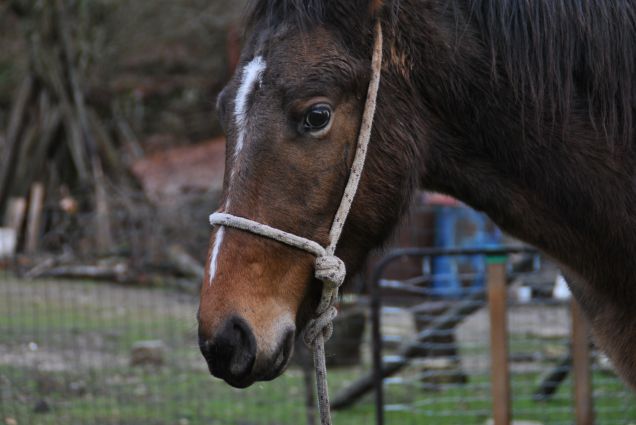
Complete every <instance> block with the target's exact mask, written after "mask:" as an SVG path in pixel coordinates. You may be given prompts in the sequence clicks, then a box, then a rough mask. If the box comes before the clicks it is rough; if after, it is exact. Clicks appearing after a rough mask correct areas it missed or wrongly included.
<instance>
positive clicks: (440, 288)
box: [431, 206, 502, 298]
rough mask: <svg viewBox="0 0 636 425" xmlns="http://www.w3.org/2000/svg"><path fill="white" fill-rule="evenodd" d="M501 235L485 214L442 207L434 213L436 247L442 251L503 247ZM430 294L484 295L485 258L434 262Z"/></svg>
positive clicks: (475, 257) (460, 257) (472, 256)
mask: <svg viewBox="0 0 636 425" xmlns="http://www.w3.org/2000/svg"><path fill="white" fill-rule="evenodd" d="M501 243H502V233H501V230H499V228H498V227H497V226H495V225H494V224H493V223H492V222H491V221H490V220H489V219H488V217H487V216H486V215H485V214H482V213H479V212H477V211H475V210H473V209H471V208H468V207H466V206H457V207H456V206H439V207H436V212H435V246H436V247H439V248H492V247H497V246H500V245H501ZM431 272H432V274H433V279H432V286H431V294H432V295H433V296H436V297H440V298H459V297H462V296H463V295H467V294H470V293H474V292H478V291H483V290H484V286H485V282H486V258H485V256H484V255H466V256H448V257H437V258H434V259H433V262H432V270H431Z"/></svg>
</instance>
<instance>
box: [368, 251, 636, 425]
mask: <svg viewBox="0 0 636 425" xmlns="http://www.w3.org/2000/svg"><path fill="white" fill-rule="evenodd" d="M416 251H417V250H416ZM463 251H465V252H470V251H471V250H470V249H469V250H463ZM472 251H474V250H472ZM400 252H409V250H398V251H397V252H394V253H393V254H392V255H393V259H392V261H389V262H386V261H385V262H384V264H382V265H381V268H383V270H385V271H387V272H388V273H380V275H379V276H378V277H379V280H378V285H379V287H380V291H381V294H382V296H381V300H382V304H383V307H382V310H381V311H382V314H381V317H382V320H383V325H382V341H383V347H384V350H383V362H384V366H385V368H392V370H394V371H396V372H395V373H394V374H392V375H391V376H390V377H387V378H385V379H384V382H383V386H382V388H383V391H384V395H385V403H386V404H385V418H386V423H424V422H426V421H425V419H424V418H427V419H426V420H427V421H429V422H430V421H432V422H431V423H435V424H485V423H493V422H492V421H493V416H494V415H496V414H497V413H496V411H497V409H498V407H497V403H495V399H494V398H495V397H496V396H495V395H494V394H497V391H496V390H495V391H493V384H492V382H493V377H494V376H496V375H497V372H498V371H501V370H502V369H507V370H509V372H510V376H509V378H508V379H509V382H510V388H509V390H507V391H506V394H503V395H501V394H500V396H502V397H506V398H510V404H509V406H510V416H511V418H512V420H514V421H519V422H518V423H524V424H525V423H529V424H571V423H573V422H574V421H575V416H576V413H577V412H576V400H575V399H574V396H573V391H574V388H573V387H574V385H575V383H574V382H573V375H574V366H573V360H572V358H573V354H572V325H573V323H572V321H573V318H572V303H571V300H570V299H569V296H568V294H567V291H566V293H565V294H564V293H563V287H561V285H562V284H564V281H563V280H562V279H563V278H562V277H561V276H560V274H559V271H558V269H557V268H556V267H555V266H554V265H553V264H550V263H549V262H547V261H544V260H542V259H541V257H540V256H539V255H538V254H531V255H530V254H525V255H517V254H516V255H512V256H510V257H509V258H508V261H507V263H506V276H505V277H506V278H505V283H506V285H507V288H506V293H505V295H506V299H507V305H506V319H507V322H508V323H507V326H506V332H507V336H506V342H507V347H506V348H507V359H508V361H507V362H506V363H505V364H498V363H493V360H492V359H493V358H494V357H493V353H494V352H493V344H497V342H495V341H493V340H492V339H491V337H492V335H491V333H492V332H493V329H494V328H496V327H498V326H499V324H498V323H496V322H493V318H492V317H489V313H491V312H490V311H489V310H490V308H492V306H491V305H489V301H488V299H487V289H488V288H487V287H488V285H487V284H486V282H487V281H488V280H489V276H488V274H487V273H486V274H484V270H489V269H488V268H487V267H488V266H487V257H486V256H485V255H474V252H473V253H472V255H466V254H462V250H430V249H429V250H420V253H419V254H417V255H409V257H411V258H410V262H411V263H412V262H413V259H414V258H417V260H419V262H420V264H421V270H423V272H421V273H419V274H414V275H412V276H402V277H401V279H392V278H390V277H387V275H389V276H390V274H391V265H392V264H391V262H393V263H398V262H404V261H405V257H406V255H405V256H402V255H400V254H399V253H400ZM426 252H428V254H425V253H426ZM485 253H486V251H484V254H485ZM477 254H479V252H477ZM439 257H444V258H445V259H446V260H448V261H449V262H450V263H451V264H452V267H451V268H450V269H449V268H444V269H443V271H442V273H436V270H435V267H434V266H433V264H434V263H435V259H436V258H439ZM449 270H450V272H449ZM394 271H395V269H393V272H394ZM376 272H377V270H376ZM436 279H437V280H445V281H453V280H454V281H455V282H447V284H446V285H445V286H446V287H453V286H458V285H459V286H460V287H461V288H462V289H461V291H460V292H458V293H456V294H454V296H450V297H449V296H440V295H439V293H437V292H436V291H435V290H434V289H432V286H433V285H432V282H433V281H435V280H436ZM559 291H561V292H562V293H561V294H559ZM404 294H409V295H410V296H409V297H408V300H409V301H408V302H407V303H405V302H404V300H405V297H404ZM495 320H496V319H495ZM588 343H589V344H590V345H591V341H588ZM591 347H592V351H591V355H590V370H589V372H590V374H591V377H592V385H591V389H590V390H591V391H592V396H591V403H592V404H593V411H594V420H595V422H585V423H599V424H629V423H633V422H634V421H635V420H636V398H635V397H634V395H633V394H632V392H631V391H630V390H629V389H628V388H626V387H625V386H624V384H622V382H621V381H620V379H619V378H617V377H616V375H615V374H614V372H613V370H612V367H611V364H610V363H609V361H608V359H607V358H606V357H605V356H604V355H603V354H602V353H600V352H599V351H598V350H596V349H595V348H593V346H592V345H591ZM497 349H499V348H497ZM502 349H503V348H502ZM577 385H581V384H580V383H577ZM500 401H501V400H500ZM505 404H506V401H505V400H504V401H503V402H501V403H499V406H502V405H505ZM577 423H578V422H577Z"/></svg>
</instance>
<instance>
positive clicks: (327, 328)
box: [303, 306, 338, 349]
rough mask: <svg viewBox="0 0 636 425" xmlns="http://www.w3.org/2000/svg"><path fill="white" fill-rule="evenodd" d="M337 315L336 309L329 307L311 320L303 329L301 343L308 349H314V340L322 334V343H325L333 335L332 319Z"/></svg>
mask: <svg viewBox="0 0 636 425" xmlns="http://www.w3.org/2000/svg"><path fill="white" fill-rule="evenodd" d="M337 315H338V310H336V307H334V306H331V307H329V308H328V309H327V310H326V311H325V312H324V313H322V314H321V315H319V316H318V317H316V318H314V319H311V320H310V321H309V323H307V326H306V327H305V332H304V334H303V341H304V342H305V345H306V346H307V347H309V348H310V349H313V348H315V344H316V340H317V338H318V336H319V335H320V334H322V338H323V343H324V342H327V340H328V339H329V338H331V335H332V334H333V319H335V318H336V316H337Z"/></svg>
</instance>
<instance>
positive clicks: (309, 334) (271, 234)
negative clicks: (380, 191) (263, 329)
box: [210, 20, 382, 425]
mask: <svg viewBox="0 0 636 425" xmlns="http://www.w3.org/2000/svg"><path fill="white" fill-rule="evenodd" d="M381 72H382V26H381V24H380V22H379V20H378V21H377V22H376V24H375V41H374V46H373V58H372V61H371V81H370V82H369V88H368V91H367V100H366V103H365V106H364V113H363V115H362V123H361V125H360V133H359V135H358V143H357V147H356V152H355V157H354V160H353V164H352V165H351V172H350V173H349V179H348V180H347V185H346V187H345V191H344V194H343V196H342V200H341V201H340V206H339V207H338V211H337V212H336V215H335V217H334V220H333V223H332V225H331V230H330V231H329V245H328V246H327V247H326V248H323V247H322V245H320V244H319V243H317V242H315V241H312V240H310V239H306V238H303V237H301V236H297V235H294V234H292V233H288V232H285V231H282V230H280V229H275V228H273V227H271V226H267V225H265V224H261V223H258V222H256V221H253V220H249V219H247V218H244V217H237V216H235V215H232V214H228V213H221V212H217V213H214V214H212V215H210V224H212V225H213V226H214V225H216V226H226V227H232V228H235V229H240V230H243V231H246V232H250V233H253V234H256V235H259V236H263V237H266V238H270V239H273V240H276V241H278V242H281V243H284V244H286V245H289V246H292V247H294V248H297V249H301V250H303V251H307V252H309V253H311V254H313V255H315V256H316V261H315V264H314V268H315V277H316V279H318V280H320V281H322V283H323V287H322V296H321V299H320V303H319V304H318V308H317V310H316V316H315V317H314V318H313V319H312V320H310V322H309V323H308V324H307V327H306V328H305V331H304V335H303V338H304V341H305V344H307V346H308V347H309V348H311V349H312V351H313V354H314V368H315V369H316V386H317V389H318V404H319V408H320V420H321V424H322V425H330V424H331V413H330V408H329V394H328V391H327V367H326V364H325V342H326V341H327V340H328V339H329V338H330V337H331V335H332V333H333V319H334V318H335V317H336V315H337V310H336V307H335V306H334V304H335V302H336V299H337V297H338V289H339V288H340V286H341V285H342V283H343V282H344V280H345V276H346V273H347V272H346V269H345V264H344V262H343V261H342V260H341V259H340V258H338V257H336V255H335V251H336V246H337V244H338V241H339V240H340V235H341V234H342V229H343V227H344V224H345V221H346V220H347V216H348V215H349V211H350V210H351V204H352V203H353V198H354V197H355V194H356V192H357V190H358V184H359V183H360V177H361V176H362V170H363V168H364V162H365V160H366V156H367V147H368V145H369V140H370V138H371V129H372V127H373V117H374V115H375V108H376V100H377V96H378V89H379V86H380V74H381Z"/></svg>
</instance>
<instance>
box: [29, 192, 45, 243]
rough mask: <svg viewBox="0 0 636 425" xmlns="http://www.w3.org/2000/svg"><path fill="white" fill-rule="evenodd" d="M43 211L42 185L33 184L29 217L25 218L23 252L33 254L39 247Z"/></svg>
mask: <svg viewBox="0 0 636 425" xmlns="http://www.w3.org/2000/svg"><path fill="white" fill-rule="evenodd" d="M43 209H44V185H43V184H42V183H33V186H31V196H30V198H29V216H28V218H27V230H26V232H27V233H26V243H25V251H26V253H27V254H34V253H35V252H36V251H37V250H38V248H39V245H40V232H41V230H42V211H43Z"/></svg>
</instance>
